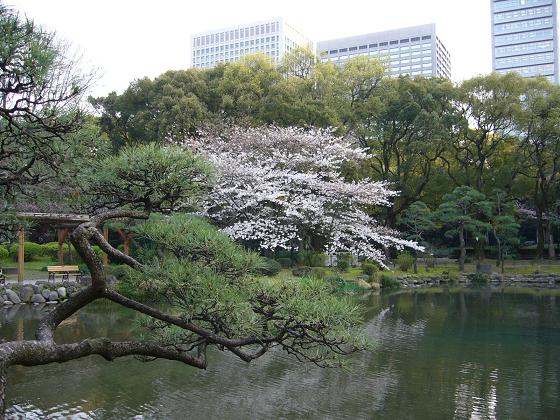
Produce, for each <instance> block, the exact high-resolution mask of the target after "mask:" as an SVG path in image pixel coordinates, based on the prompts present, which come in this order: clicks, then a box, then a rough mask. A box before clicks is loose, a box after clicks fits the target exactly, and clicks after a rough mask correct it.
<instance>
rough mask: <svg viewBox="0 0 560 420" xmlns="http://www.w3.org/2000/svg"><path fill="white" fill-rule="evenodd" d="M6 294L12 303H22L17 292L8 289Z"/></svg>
mask: <svg viewBox="0 0 560 420" xmlns="http://www.w3.org/2000/svg"><path fill="white" fill-rule="evenodd" d="M6 296H8V300H10V301H11V302H12V303H16V304H17V303H21V299H20V298H19V296H18V295H17V293H16V292H14V291H13V290H11V289H6Z"/></svg>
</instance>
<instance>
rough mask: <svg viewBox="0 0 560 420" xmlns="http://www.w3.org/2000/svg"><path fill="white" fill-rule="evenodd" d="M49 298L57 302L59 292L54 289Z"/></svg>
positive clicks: (50, 300)
mask: <svg viewBox="0 0 560 420" xmlns="http://www.w3.org/2000/svg"><path fill="white" fill-rule="evenodd" d="M48 300H49V302H56V301H57V300H58V293H56V292H55V291H54V290H53V291H52V292H50V293H49V299H48Z"/></svg>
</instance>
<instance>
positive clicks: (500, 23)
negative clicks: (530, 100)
mask: <svg viewBox="0 0 560 420" xmlns="http://www.w3.org/2000/svg"><path fill="white" fill-rule="evenodd" d="M491 3H492V56H493V60H492V61H493V67H492V68H493V70H494V71H496V72H498V73H502V74H504V73H508V72H517V73H519V74H520V75H521V76H523V77H535V76H546V77H547V78H548V79H549V80H550V81H552V82H553V83H558V81H559V80H558V33H557V20H556V0H491Z"/></svg>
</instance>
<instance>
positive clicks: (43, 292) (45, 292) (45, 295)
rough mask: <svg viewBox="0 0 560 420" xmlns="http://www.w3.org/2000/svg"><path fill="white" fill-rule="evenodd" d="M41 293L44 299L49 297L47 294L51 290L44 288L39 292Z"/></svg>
mask: <svg viewBox="0 0 560 420" xmlns="http://www.w3.org/2000/svg"><path fill="white" fill-rule="evenodd" d="M41 294H42V295H43V297H44V298H45V299H48V298H49V295H50V294H51V291H50V290H47V289H45V290H43V291H42V292H41Z"/></svg>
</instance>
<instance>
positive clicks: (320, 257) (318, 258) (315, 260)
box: [298, 251, 326, 267]
mask: <svg viewBox="0 0 560 420" xmlns="http://www.w3.org/2000/svg"><path fill="white" fill-rule="evenodd" d="M325 258H326V255H325V254H321V253H320V252H314V251H301V252H299V253H298V262H299V263H300V264H302V265H304V266H307V267H324V266H325Z"/></svg>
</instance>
